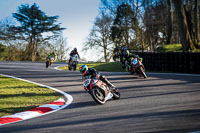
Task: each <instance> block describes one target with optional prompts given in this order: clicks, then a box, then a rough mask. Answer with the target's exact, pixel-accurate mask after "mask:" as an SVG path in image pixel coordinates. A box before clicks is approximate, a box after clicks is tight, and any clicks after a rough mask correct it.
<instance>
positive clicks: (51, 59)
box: [46, 57, 54, 68]
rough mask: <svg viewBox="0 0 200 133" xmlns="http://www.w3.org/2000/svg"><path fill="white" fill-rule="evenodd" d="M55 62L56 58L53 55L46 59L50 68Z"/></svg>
mask: <svg viewBox="0 0 200 133" xmlns="http://www.w3.org/2000/svg"><path fill="white" fill-rule="evenodd" d="M53 62H54V58H53V57H47V60H46V68H48V67H49V66H51V65H52V64H53Z"/></svg>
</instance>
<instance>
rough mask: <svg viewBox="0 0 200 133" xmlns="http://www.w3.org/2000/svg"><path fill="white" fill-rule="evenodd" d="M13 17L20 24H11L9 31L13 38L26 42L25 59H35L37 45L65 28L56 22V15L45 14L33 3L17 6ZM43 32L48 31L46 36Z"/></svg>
mask: <svg viewBox="0 0 200 133" xmlns="http://www.w3.org/2000/svg"><path fill="white" fill-rule="evenodd" d="M13 17H14V18H15V19H16V20H17V21H18V22H19V23H20V25H19V26H14V25H12V26H11V27H10V29H9V31H10V33H14V36H13V37H12V39H13V40H16V39H19V40H23V41H25V42H27V44H28V45H27V47H26V52H27V55H29V56H28V57H27V60H32V61H35V60H36V53H37V50H38V45H40V44H42V42H44V41H47V40H50V39H52V38H55V37H57V35H58V34H59V32H60V31H62V30H64V29H65V28H61V27H60V24H56V22H57V19H58V16H47V15H46V14H45V13H44V12H43V11H41V10H40V9H39V7H38V6H37V5H36V4H35V3H34V4H33V5H32V6H29V5H28V4H27V5H21V6H19V7H18V11H17V13H13ZM44 33H48V36H46V37H44ZM12 35H13V34H12Z"/></svg>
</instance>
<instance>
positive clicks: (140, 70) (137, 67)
mask: <svg viewBox="0 0 200 133" xmlns="http://www.w3.org/2000/svg"><path fill="white" fill-rule="evenodd" d="M129 72H130V73H131V74H134V73H137V74H138V75H139V76H140V77H144V78H147V75H146V73H145V68H144V65H143V64H142V62H141V61H140V60H139V59H138V58H133V60H132V61H131V65H130V68H129Z"/></svg>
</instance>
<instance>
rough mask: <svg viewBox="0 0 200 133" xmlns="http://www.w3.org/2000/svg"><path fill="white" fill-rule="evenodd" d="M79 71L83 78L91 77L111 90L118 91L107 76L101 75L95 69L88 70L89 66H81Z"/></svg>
mask: <svg viewBox="0 0 200 133" xmlns="http://www.w3.org/2000/svg"><path fill="white" fill-rule="evenodd" d="M79 70H80V72H81V73H82V75H83V77H85V76H90V78H96V79H100V80H101V81H103V82H104V83H105V84H106V85H107V86H109V88H111V89H113V90H116V87H115V86H114V85H113V84H111V83H110V82H109V81H108V79H107V78H106V77H105V76H103V75H100V74H99V72H98V71H96V70H95V69H94V68H88V67H87V65H81V66H80V69H79Z"/></svg>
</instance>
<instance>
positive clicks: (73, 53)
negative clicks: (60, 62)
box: [68, 48, 80, 63]
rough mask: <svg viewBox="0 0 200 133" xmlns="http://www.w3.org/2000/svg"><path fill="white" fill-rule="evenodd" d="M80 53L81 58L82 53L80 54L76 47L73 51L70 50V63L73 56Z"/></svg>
mask: <svg viewBox="0 0 200 133" xmlns="http://www.w3.org/2000/svg"><path fill="white" fill-rule="evenodd" d="M76 54H77V55H78V58H79V59H80V55H79V54H78V51H77V48H74V49H73V50H72V51H71V52H70V54H69V55H70V59H69V62H68V63H70V61H71V60H72V57H73V56H74V55H76Z"/></svg>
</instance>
